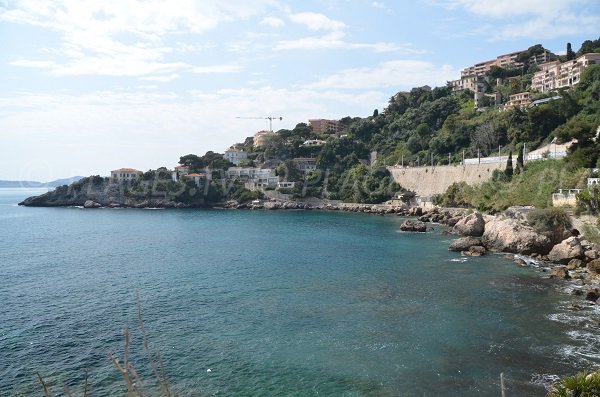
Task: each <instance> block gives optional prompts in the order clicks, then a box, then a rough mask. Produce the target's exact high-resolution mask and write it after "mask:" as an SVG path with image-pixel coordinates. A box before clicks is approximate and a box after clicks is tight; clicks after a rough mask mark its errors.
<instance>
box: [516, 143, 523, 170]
mask: <svg viewBox="0 0 600 397" xmlns="http://www.w3.org/2000/svg"><path fill="white" fill-rule="evenodd" d="M524 168H525V166H524V164H523V146H521V147H520V148H519V154H518V155H517V168H516V170H515V173H519V172H521V171H523V169H524Z"/></svg>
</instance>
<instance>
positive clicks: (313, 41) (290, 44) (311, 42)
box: [275, 31, 424, 54]
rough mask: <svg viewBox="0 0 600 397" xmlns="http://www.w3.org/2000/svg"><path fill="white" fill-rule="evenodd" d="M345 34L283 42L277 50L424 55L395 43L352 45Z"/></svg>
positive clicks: (335, 33)
mask: <svg viewBox="0 0 600 397" xmlns="http://www.w3.org/2000/svg"><path fill="white" fill-rule="evenodd" d="M345 36H346V35H345V33H344V32H339V31H338V32H331V33H328V34H326V35H323V36H314V37H303V38H300V39H296V40H281V41H280V42H278V43H277V45H276V46H275V50H321V49H336V48H337V49H347V50H355V49H366V50H371V51H374V52H398V53H403V54H422V53H423V52H424V51H422V50H417V49H415V48H413V47H412V46H410V45H398V44H395V43H386V42H378V43H351V42H347V41H346V40H344V37H345Z"/></svg>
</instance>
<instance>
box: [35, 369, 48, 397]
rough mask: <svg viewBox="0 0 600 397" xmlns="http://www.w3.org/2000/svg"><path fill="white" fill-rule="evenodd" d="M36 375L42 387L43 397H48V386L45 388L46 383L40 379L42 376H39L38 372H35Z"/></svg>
mask: <svg viewBox="0 0 600 397" xmlns="http://www.w3.org/2000/svg"><path fill="white" fill-rule="evenodd" d="M36 373H37V376H38V379H39V380H40V383H41V384H42V386H43V387H44V396H46V397H50V392H49V391H48V386H46V383H45V382H44V379H42V375H40V373H39V372H36Z"/></svg>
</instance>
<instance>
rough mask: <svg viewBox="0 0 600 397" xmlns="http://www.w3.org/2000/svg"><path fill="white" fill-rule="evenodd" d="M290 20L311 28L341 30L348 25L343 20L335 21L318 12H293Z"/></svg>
mask: <svg viewBox="0 0 600 397" xmlns="http://www.w3.org/2000/svg"><path fill="white" fill-rule="evenodd" d="M289 18H290V20H291V21H292V22H295V23H299V24H301V25H304V26H306V27H307V28H308V29H310V30H334V31H336V30H341V29H344V28H345V27H346V25H345V24H344V23H343V22H341V21H335V20H333V19H330V18H328V17H327V16H325V15H323V14H319V13H316V12H300V13H297V14H291V15H290V16H289Z"/></svg>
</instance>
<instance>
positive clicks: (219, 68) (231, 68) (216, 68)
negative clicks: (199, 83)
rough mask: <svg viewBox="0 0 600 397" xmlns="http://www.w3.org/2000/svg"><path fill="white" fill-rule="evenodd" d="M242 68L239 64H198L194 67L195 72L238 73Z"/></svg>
mask: <svg viewBox="0 0 600 397" xmlns="http://www.w3.org/2000/svg"><path fill="white" fill-rule="evenodd" d="M241 70H242V67H241V66H239V65H211V66H198V67H195V68H193V69H192V71H193V72H194V73H237V72H239V71H241Z"/></svg>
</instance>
